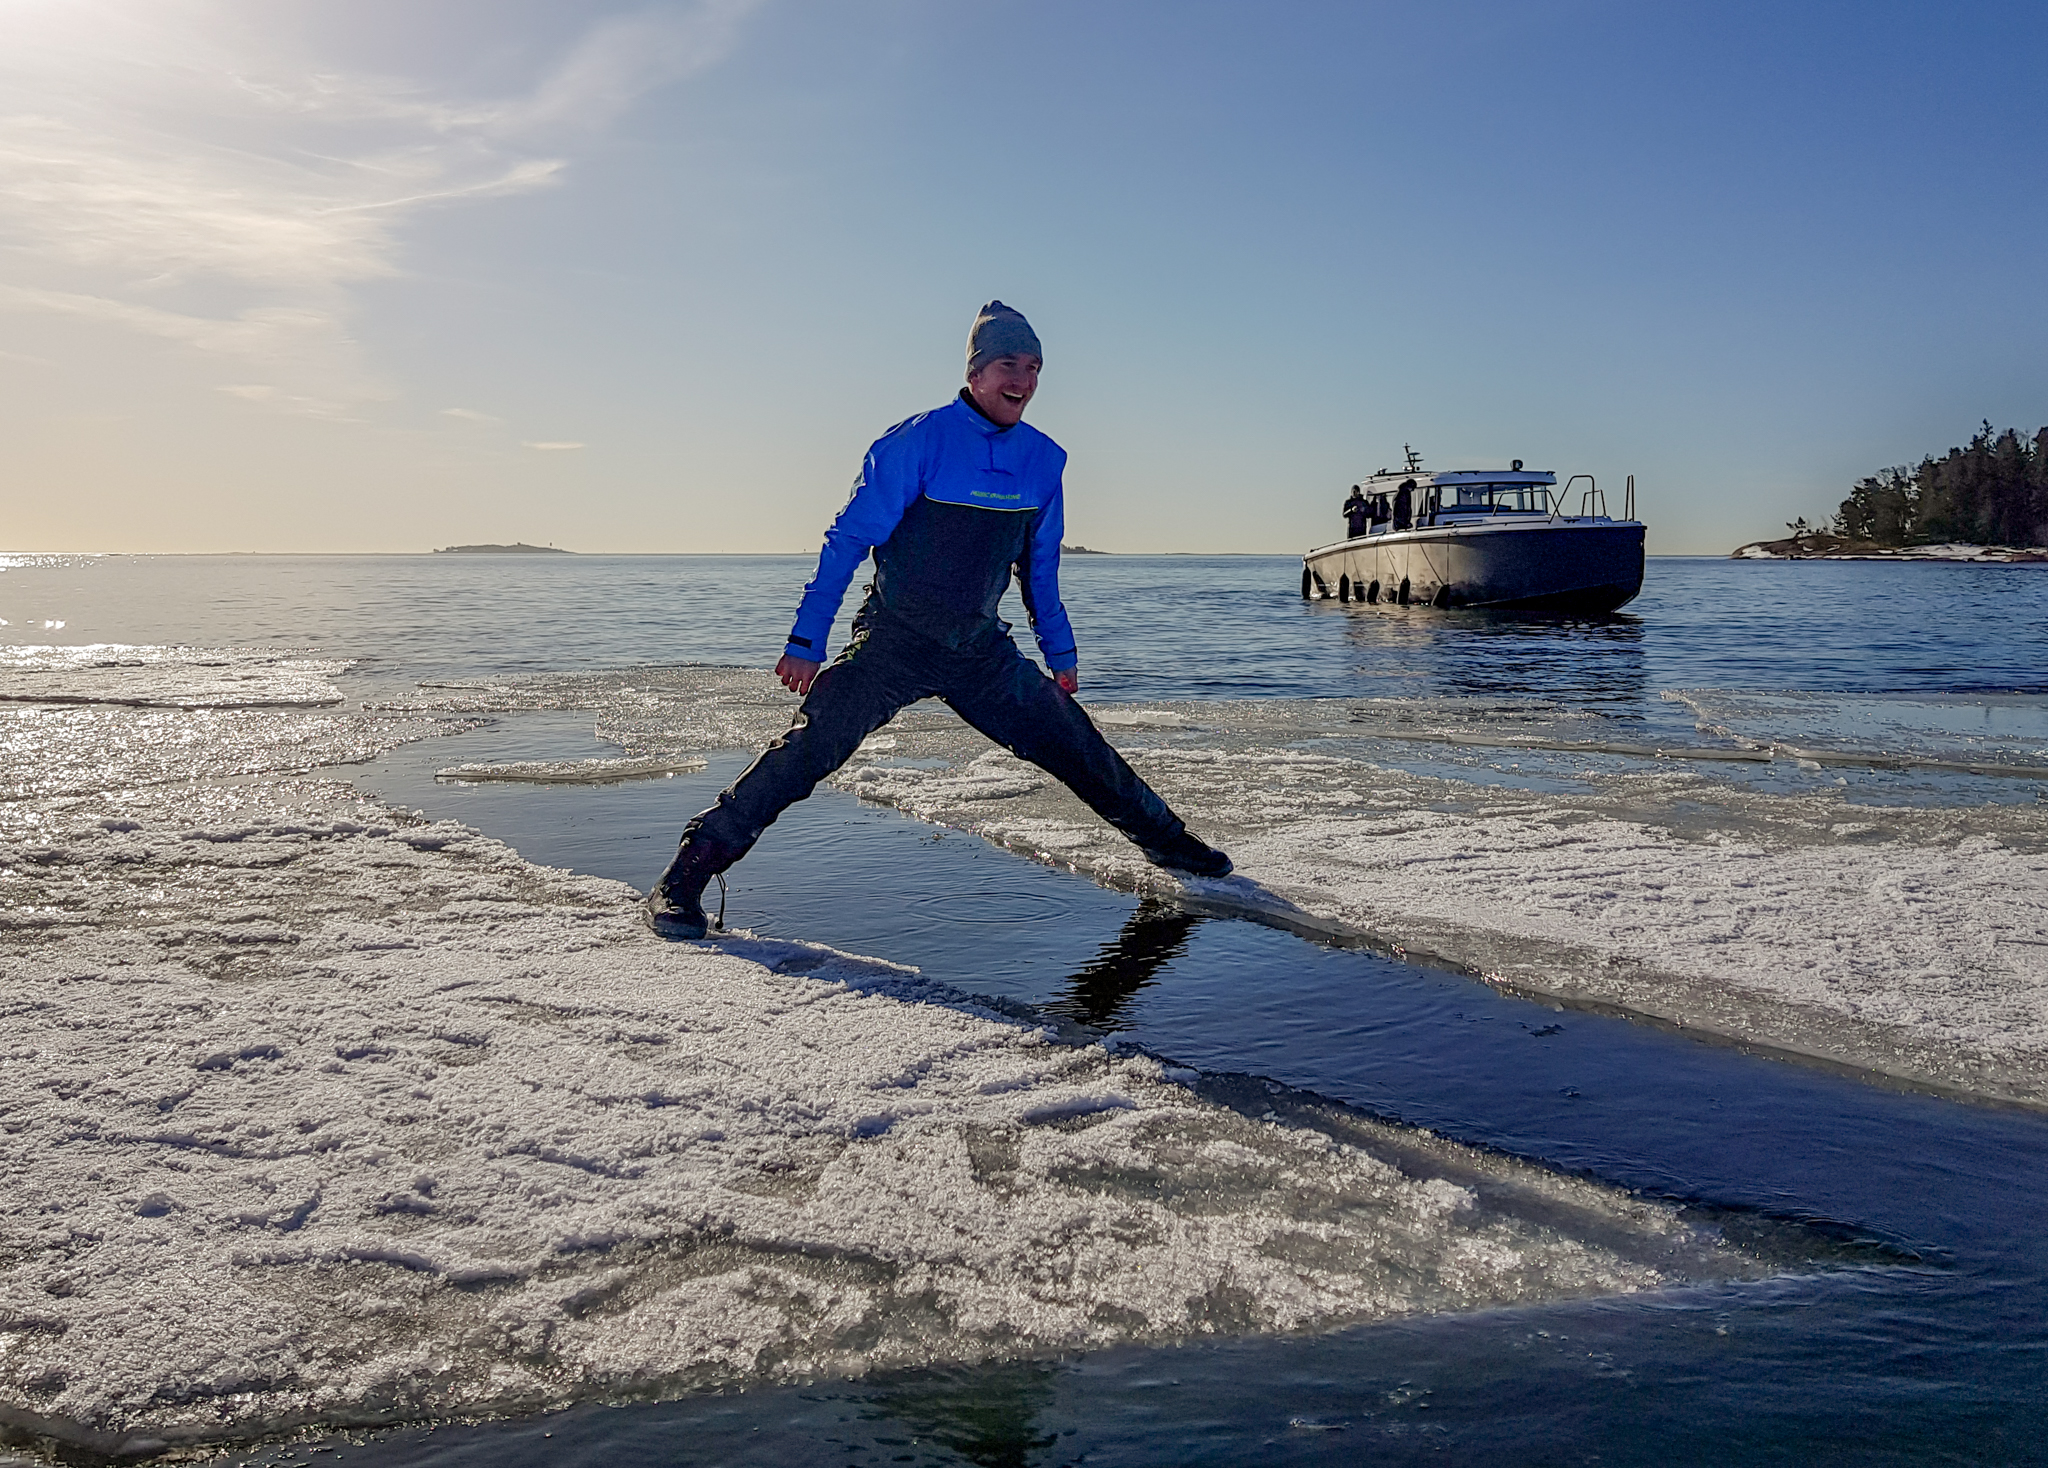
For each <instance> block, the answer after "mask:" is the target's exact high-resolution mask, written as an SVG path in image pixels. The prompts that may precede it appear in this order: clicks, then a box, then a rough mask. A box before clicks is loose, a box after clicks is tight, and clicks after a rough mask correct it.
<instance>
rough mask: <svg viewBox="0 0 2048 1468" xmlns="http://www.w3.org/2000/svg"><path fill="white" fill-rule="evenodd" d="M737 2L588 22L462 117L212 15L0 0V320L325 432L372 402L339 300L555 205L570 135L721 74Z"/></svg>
mask: <svg viewBox="0 0 2048 1468" xmlns="http://www.w3.org/2000/svg"><path fill="white" fill-rule="evenodd" d="M755 3H756V0H700V3H698V4H696V5H694V6H685V7H678V8H674V9H664V10H661V11H649V12H646V13H643V14H637V15H631V16H625V17H618V18H614V19H611V20H609V21H605V22H602V23H600V24H598V25H597V26H595V27H594V28H593V29H592V30H591V31H590V32H589V33H588V34H587V35H586V36H585V37H584V38H583V40H582V41H581V42H580V43H579V44H577V45H576V46H575V47H574V48H572V49H571V50H570V51H569V53H568V54H567V55H566V56H564V57H562V58H561V59H560V61H559V62H558V63H557V64H556V65H555V66H553V68H552V69H551V70H549V71H548V72H547V73H546V75H544V76H543V77H542V78H541V80H540V81H539V82H538V83H537V84H536V85H535V87H534V88H533V89H532V90H531V91H530V92H528V93H526V94H523V95H519V96H514V97H510V98H500V99H483V100H465V99H460V98H448V97H440V96H435V95H432V94H430V93H429V92H427V91H426V90H425V89H423V88H420V87H417V86H412V85H408V84H406V83H404V82H401V81H397V80H393V79H390V78H383V77H366V76H350V75H345V74H339V73H336V72H334V71H332V70H328V69H324V68H323V67H322V66H321V65H320V63H319V58H316V57H304V56H293V55H290V54H288V53H287V52H286V51H285V50H284V49H283V48H282V46H281V45H277V44H273V43H270V42H267V41H265V40H264V38H262V37H261V36H251V35H249V33H248V32H247V31H246V30H243V29H238V28H237V27H236V26H235V25H233V24H231V23H230V20H231V19H232V17H231V15H230V7H228V6H227V5H225V4H224V3H222V0H11V3H9V4H8V7H7V10H8V20H7V25H8V31H9V36H8V40H7V44H6V45H5V47H0V96H5V97H6V98H7V101H6V103H5V104H0V252H4V254H0V259H4V262H5V265H6V268H7V274H8V276H9V278H10V279H11V280H13V281H14V282H16V283H15V284H14V285H12V286H9V287H7V288H6V289H4V290H0V307H6V308H11V309H15V310H36V311H43V312H53V313H57V314H60V315H65V316H69V317H72V318H75V319H78V320H80V321H89V322H93V323H96V324H99V325H101V326H111V327H117V328H125V329H126V330H129V331H133V332H138V333H141V334H143V335H146V336H152V337H156V338H160V339H164V340H168V341H173V342H177V343H181V344H183V346H185V347H186V348H189V349H190V350H191V351H193V352H195V353H197V354H199V355H200V356H201V357H202V358H218V359H231V360H233V361H235V362H238V363H240V364H241V365H242V367H243V368H244V370H246V368H247V367H248V366H250V365H259V366H261V367H262V368H263V369H265V376H266V377H268V378H270V383H269V384H268V385H267V386H265V387H264V388H263V389H262V391H261V393H259V392H258V391H257V390H256V389H254V388H250V387H246V386H236V387H232V388H230V389H228V390H229V391H232V392H234V393H235V394H236V395H238V396H243V397H245V398H248V399H249V400H251V401H260V402H264V403H266V404H268V405H270V406H274V407H280V408H285V409H288V410H290V411H296V412H313V413H319V414H324V415H330V416H331V415H335V414H341V413H345V412H347V411H348V410H349V409H350V405H359V404H362V403H364V402H367V401H370V400H374V399H376V398H378V397H382V396H386V395H387V394H386V393H385V392H384V391H383V389H381V388H380V386H379V384H378V383H377V381H376V378H375V374H374V372H373V370H372V369H371V367H370V366H369V365H368V364H366V363H365V362H364V361H363V360H362V353H361V351H360V349H359V347H358V345H357V343H356V342H355V340H354V339H353V337H352V335H351V332H350V321H351V317H352V314H353V312H352V304H351V296H350V291H351V288H352V287H354V286H357V285H360V284H361V283H363V282H365V281H370V280H375V279H378V278H380V277H388V276H391V275H394V274H396V273H398V272H399V270H400V269H401V253H400V251H401V242H402V236H403V230H404V227H405V225H406V223H407V221H408V220H410V219H411V218H413V217H414V216H416V215H417V214H418V213H419V212H421V211H422V210H425V209H429V208H433V207H446V206H451V205H457V204H461V203H465V202H470V201H474V200H479V199H487V198H493V197H502V196H505V195H511V194H522V193H530V192H533V191H534V190H537V189H544V188H546V187H548V186H550V185H551V184H553V183H555V182H556V181H557V180H558V179H559V178H560V177H561V175H562V172H563V170H564V168H565V167H566V166H567V165H566V163H565V162H564V160H563V158H561V157H560V156H556V155H557V154H558V153H559V152H560V151H563V150H565V149H568V148H571V147H573V145H574V142H575V138H576V135H577V134H579V133H583V132H586V131H587V130H589V129H591V128H595V127H601V126H603V125H605V124H606V123H608V122H610V121H611V120H612V119H613V118H614V117H616V115H617V114H618V113H619V112H620V111H621V110H622V109H623V108H625V107H626V106H628V105H630V104H631V102H632V101H633V100H634V99H636V98H637V97H638V96H640V95H642V94H644V93H645V92H647V91H648V90H650V89H651V88H654V87H656V86H659V85H662V84H663V83H666V82H669V81H672V80H675V79H677V78H680V77H683V76H686V75H688V74H689V73H691V72H693V71H697V70H701V69H702V68H704V67H706V66H709V65H712V64H713V63H715V62H716V61H718V60H719V59H720V58H721V57H723V56H724V55H725V54H726V53H727V52H728V51H729V50H730V48H731V46H732V44H733V41H734V39H735V37H736V34H737V28H738V26H739V23H740V21H741V20H742V19H743V17H744V16H745V14H746V12H747V11H748V10H749V9H751V8H752V7H753V5H754V4H755ZM233 14H234V15H239V16H242V17H247V16H248V15H249V14H250V12H249V9H248V7H246V6H244V7H238V8H235V9H234V11H233ZM234 38H239V39H234Z"/></svg>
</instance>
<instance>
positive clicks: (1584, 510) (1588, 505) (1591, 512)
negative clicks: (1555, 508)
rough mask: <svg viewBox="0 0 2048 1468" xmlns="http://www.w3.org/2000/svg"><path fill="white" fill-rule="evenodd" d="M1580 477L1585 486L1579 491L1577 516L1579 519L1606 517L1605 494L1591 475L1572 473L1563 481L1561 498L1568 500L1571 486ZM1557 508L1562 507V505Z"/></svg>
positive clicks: (1602, 518) (1601, 518) (1603, 518)
mask: <svg viewBox="0 0 2048 1468" xmlns="http://www.w3.org/2000/svg"><path fill="white" fill-rule="evenodd" d="M1581 479H1583V480H1585V481H1586V487H1585V488H1584V489H1582V490H1580V491H1579V515H1578V518H1579V519H1581V520H1586V519H1600V520H1605V519H1606V518H1607V496H1606V494H1604V493H1603V492H1602V491H1601V489H1600V484H1599V481H1598V480H1596V479H1594V478H1593V476H1592V475H1590V474H1574V475H1573V476H1572V477H1571V478H1570V479H1568V480H1566V481H1565V486H1564V494H1563V495H1562V496H1561V498H1562V499H1566V500H1569V499H1570V498H1571V495H1572V486H1573V485H1574V484H1577V483H1578V482H1579V481H1580V480H1581ZM1559 508H1560V509H1562V506H1560V507H1559Z"/></svg>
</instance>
